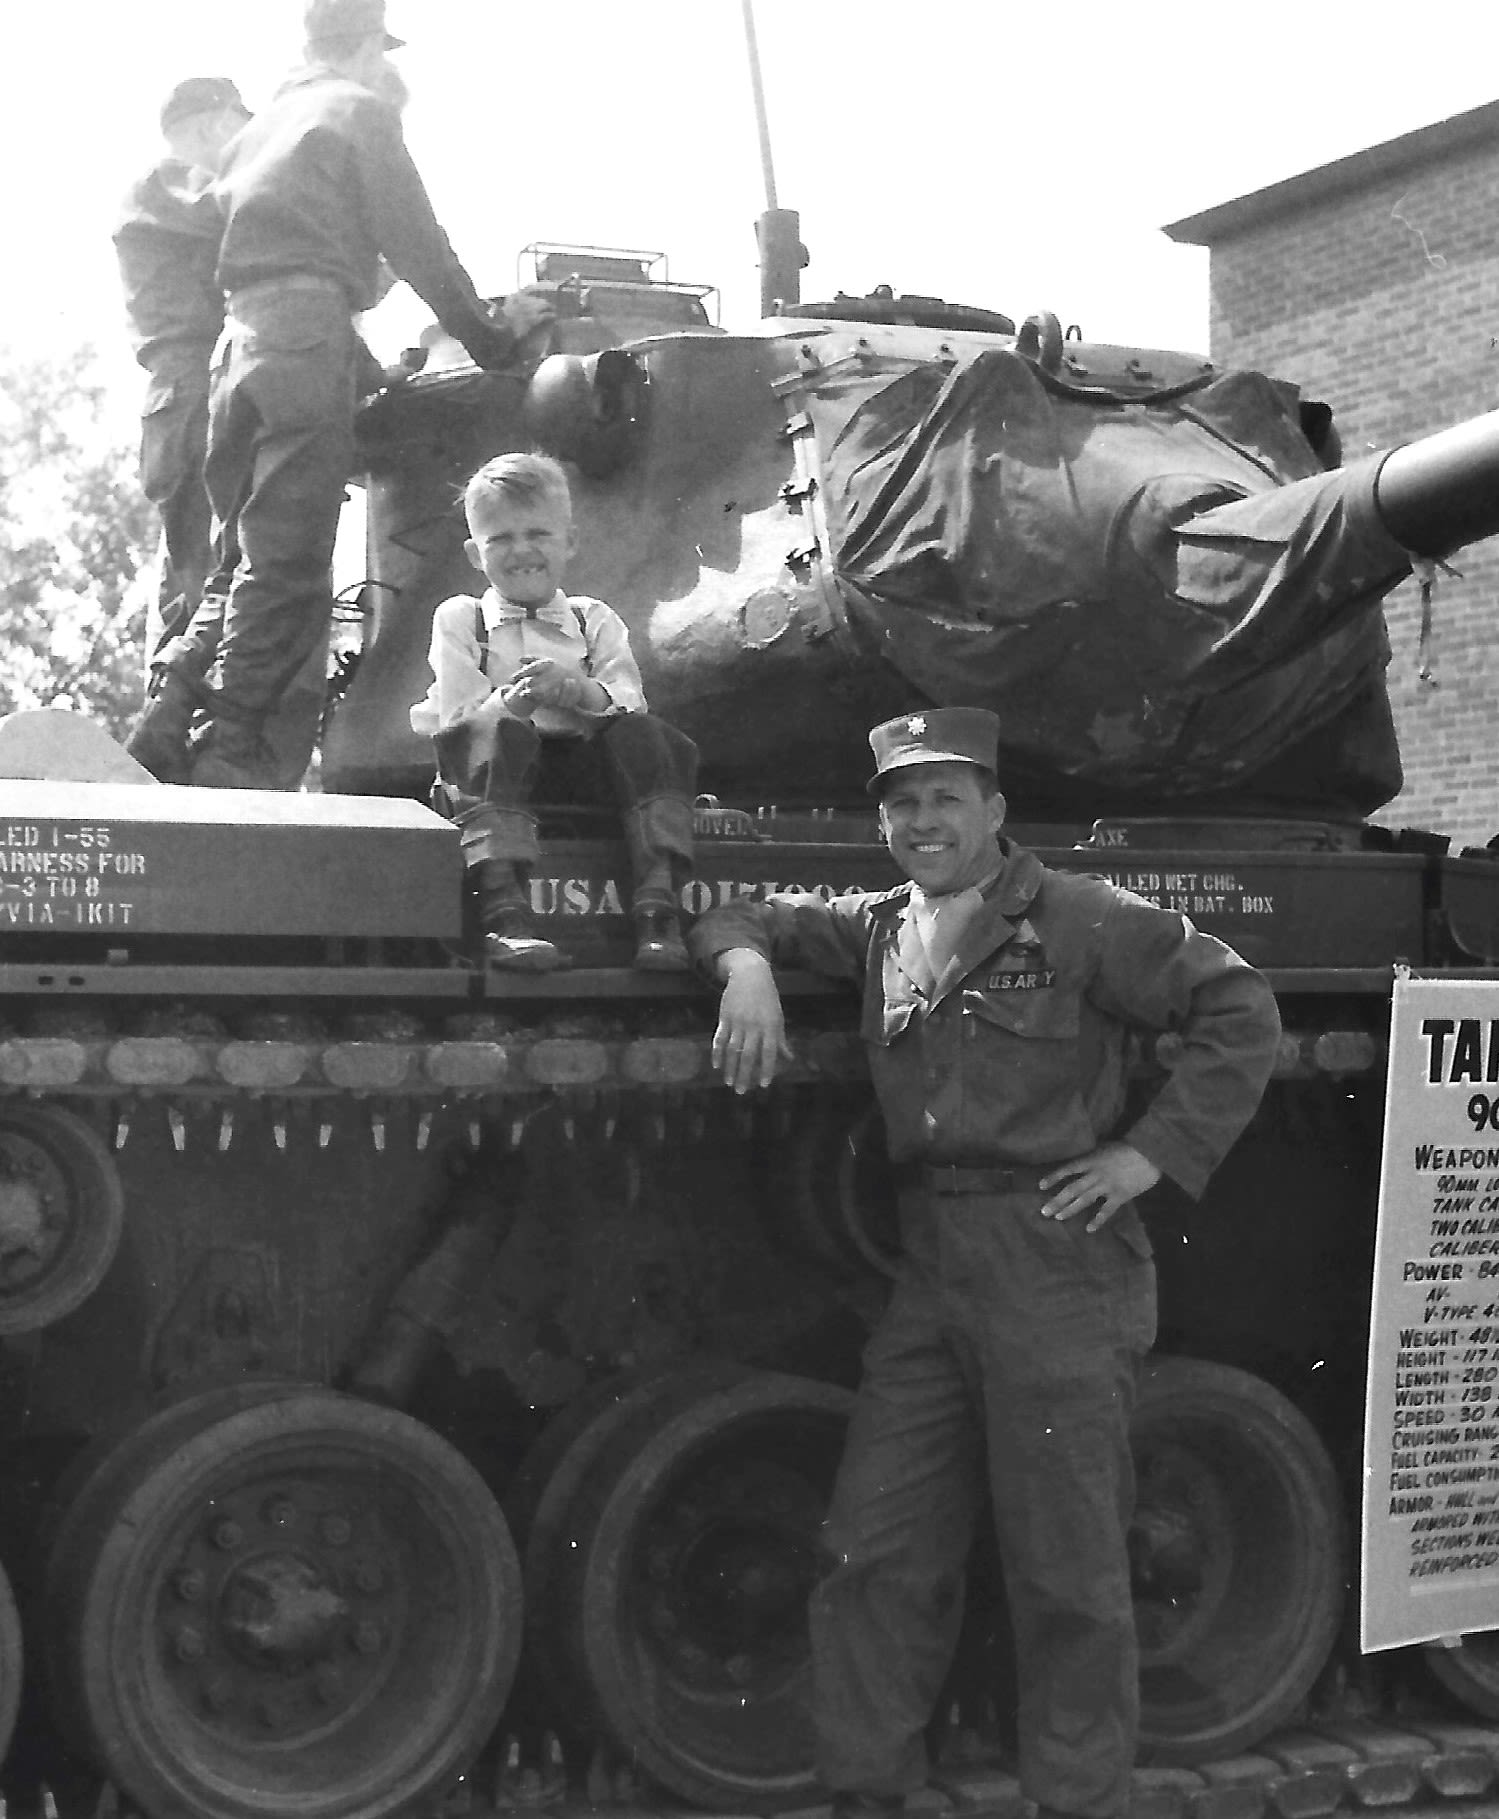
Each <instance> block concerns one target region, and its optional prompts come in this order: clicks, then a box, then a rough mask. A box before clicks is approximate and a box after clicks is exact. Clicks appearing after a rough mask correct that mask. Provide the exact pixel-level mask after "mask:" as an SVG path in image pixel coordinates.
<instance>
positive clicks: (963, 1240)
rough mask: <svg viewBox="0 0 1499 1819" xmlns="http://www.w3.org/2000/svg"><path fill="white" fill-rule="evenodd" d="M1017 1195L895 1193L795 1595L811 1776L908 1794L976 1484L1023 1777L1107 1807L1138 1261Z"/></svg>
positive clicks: (1105, 1812) (1125, 1733)
mask: <svg viewBox="0 0 1499 1819" xmlns="http://www.w3.org/2000/svg"><path fill="white" fill-rule="evenodd" d="M1042 1200H1043V1196H1042V1195H1041V1194H1040V1193H1038V1192H1035V1191H1030V1190H1027V1191H1021V1192H1005V1193H989V1192H985V1193H965V1194H953V1195H949V1194H940V1195H939V1194H932V1193H930V1192H927V1191H926V1190H924V1189H914V1190H909V1191H905V1192H903V1193H902V1197H901V1214H902V1234H903V1239H904V1248H905V1260H904V1264H903V1267H902V1271H901V1274H900V1277H899V1279H898V1281H897V1285H896V1288H895V1292H894V1296H893V1299H892V1301H891V1304H890V1307H889V1309H888V1311H887V1313H886V1315H885V1317H884V1319H883V1320H882V1322H881V1323H880V1325H879V1327H878V1328H877V1329H876V1331H875V1333H874V1335H873V1337H872V1339H871V1340H870V1343H869V1346H868V1348H867V1351H866V1353H865V1359H864V1373H865V1374H864V1380H863V1383H862V1385H861V1388H860V1391H859V1396H858V1399H857V1403H856V1406H855V1410H854V1415H853V1419H852V1422H851V1424H850V1429H849V1434H848V1441H847V1445H846V1448H845V1451H844V1456H843V1461H842V1464H841V1466H840V1469H839V1474H838V1479H837V1484H836V1487H835V1490H834V1494H833V1501H832V1506H831V1510H830V1513H829V1517H828V1522H827V1527H826V1531H825V1540H826V1544H827V1550H828V1555H829V1560H830V1570H829V1571H828V1572H827V1574H826V1576H825V1577H824V1578H823V1579H822V1580H821V1582H820V1583H819V1585H818V1587H817V1589H816V1590H815V1592H814V1594H813V1598H812V1605H811V1634H812V1660H813V1678H814V1688H815V1694H814V1722H815V1726H816V1731H817V1739H818V1756H819V1768H820V1771H821V1774H822V1776H823V1779H824V1782H825V1784H826V1785H827V1786H828V1787H830V1788H832V1789H835V1790H838V1789H843V1790H857V1791H863V1792H868V1793H874V1794H899V1793H908V1792H910V1791H911V1790H912V1789H914V1788H917V1787H919V1786H921V1785H922V1783H923V1782H924V1781H925V1779H926V1773H927V1763H926V1754H925V1746H924V1740H923V1734H922V1733H923V1729H924V1727H925V1725H926V1724H927V1722H928V1720H929V1719H930V1717H931V1715H932V1710H933V1707H934V1705H935V1703H936V1700H937V1698H938V1696H939V1694H940V1692H941V1689H942V1684H943V1681H944V1679H945V1677H946V1675H947V1672H948V1669H949V1666H950V1664H951V1661H952V1657H953V1653H954V1650H955V1647H956V1644H957V1638H958V1631H959V1626H960V1624H961V1621H962V1610H963V1590H964V1573H965V1565H966V1561H967V1557H968V1552H969V1547H970V1543H971V1541H972V1538H973V1533H974V1525H975V1521H976V1519H977V1517H978V1514H979V1513H980V1511H981V1510H982V1508H983V1503H984V1492H985V1489H986V1488H987V1490H988V1493H989V1499H990V1502H991V1506H992V1509H993V1517H994V1523H995V1529H996V1533H997V1539H998V1543H999V1553H1000V1559H1001V1563H1002V1567H1003V1571H1004V1580H1005V1588H1006V1594H1007V1598H1008V1602H1009V1606H1010V1612H1011V1617H1012V1622H1013V1630H1014V1638H1015V1652H1016V1661H1017V1668H1018V1682H1019V1688H1020V1707H1019V1714H1018V1717H1019V1725H1018V1730H1019V1749H1020V1764H1019V1767H1020V1783H1021V1789H1022V1791H1023V1792H1024V1793H1025V1795H1026V1796H1027V1797H1028V1798H1029V1799H1031V1800H1034V1801H1036V1802H1037V1803H1038V1804H1040V1805H1043V1806H1047V1807H1051V1808H1055V1809H1058V1810H1060V1811H1062V1812H1066V1813H1076V1814H1081V1815H1088V1816H1089V1819H1115V1816H1116V1815H1119V1814H1121V1813H1123V1812H1124V1811H1125V1809H1126V1807H1127V1806H1128V1803H1129V1792H1130V1770H1131V1766H1132V1764H1133V1760H1134V1751H1135V1739H1136V1733H1137V1729H1138V1716H1139V1691H1138V1656H1137V1649H1136V1643H1135V1630H1134V1615H1133V1607H1132V1603H1131V1597H1130V1577H1129V1561H1128V1556H1127V1551H1126V1534H1127V1528H1128V1524H1129V1521H1130V1517H1131V1513H1132V1510H1133V1506H1134V1470H1133V1464H1132V1460H1131V1456H1130V1449H1129V1423H1130V1417H1131V1413H1132V1410H1133V1407H1134V1398H1135V1389H1136V1384H1137V1380H1138V1375H1139V1370H1140V1366H1141V1364H1142V1362H1143V1360H1144V1357H1145V1354H1146V1352H1147V1351H1148V1350H1149V1348H1150V1346H1151V1344H1152V1343H1153V1342H1154V1338H1155V1322H1156V1311H1155V1308H1156V1301H1155V1267H1154V1265H1153V1263H1152V1262H1151V1261H1150V1260H1149V1257H1148V1256H1146V1255H1142V1254H1141V1253H1140V1251H1138V1250H1136V1249H1134V1248H1132V1247H1131V1245H1130V1244H1129V1243H1127V1242H1126V1240H1125V1238H1124V1236H1123V1235H1122V1234H1121V1233H1120V1232H1118V1231H1116V1230H1114V1229H1112V1228H1111V1227H1105V1228H1103V1229H1102V1230H1100V1231H1099V1232H1096V1233H1091V1234H1090V1233H1088V1232H1086V1231H1085V1229H1084V1227H1085V1218H1084V1217H1081V1216H1080V1217H1078V1218H1075V1219H1072V1220H1068V1221H1066V1222H1061V1223H1059V1222H1057V1221H1055V1220H1047V1219H1042V1218H1041V1216H1040V1212H1039V1208H1040V1206H1041V1204H1042Z"/></svg>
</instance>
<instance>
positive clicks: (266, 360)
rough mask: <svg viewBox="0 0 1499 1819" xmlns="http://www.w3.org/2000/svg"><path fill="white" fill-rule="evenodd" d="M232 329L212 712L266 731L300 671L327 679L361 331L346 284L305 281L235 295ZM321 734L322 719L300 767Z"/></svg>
mask: <svg viewBox="0 0 1499 1819" xmlns="http://www.w3.org/2000/svg"><path fill="white" fill-rule="evenodd" d="M228 328H229V338H228V351H227V355H226V358H225V362H224V364H223V366H222V368H221V369H220V371H219V372H218V373H217V374H216V375H215V380H214V385H213V393H212V399H211V404H210V412H209V430H208V464H207V480H208V493H209V497H210V499H211V501H212V504H213V511H214V516H215V518H216V520H218V521H219V522H220V524H221V525H222V527H223V529H222V532H221V535H222V537H223V540H224V543H225V546H226V547H227V548H229V549H231V550H237V552H238V563H237V566H236V568H235V570H234V575H233V580H232V583H231V584H230V588H229V597H228V601H227V603H226V605H225V607H224V623H223V635H222V638H221V639H220V641H219V646H218V656H217V659H216V663H215V673H214V683H215V690H216V697H217V700H216V707H215V714H216V717H222V718H226V719H234V720H238V721H240V722H242V723H245V724H247V725H249V726H250V727H252V728H254V729H256V730H259V729H260V727H261V726H263V724H264V722H265V720H266V717H267V716H268V715H269V714H271V713H272V712H273V710H275V709H277V708H278V707H282V706H284V705H285V702H286V697H287V696H288V693H289V691H291V689H292V688H293V685H294V684H295V683H296V682H297V681H298V678H299V677H303V676H305V675H307V674H312V673H315V674H317V675H318V676H319V678H321V676H322V674H323V669H324V665H325V662H326V651H327V643H328V630H329V624H330V621H331V619H332V611H333V600H332V593H331V589H330V569H331V567H332V562H333V545H334V540H335V538H336V536H337V534H338V516H339V511H340V508H341V507H342V505H343V499H344V488H345V486H346V484H347V482H348V478H349V473H350V470H351V468H352V465H353V459H354V406H355V391H356V380H355V374H356V368H357V352H358V337H357V336H356V334H355V332H354V325H353V320H352V317H351V315H350V310H349V301H348V298H347V297H346V296H345V295H344V293H343V291H342V289H341V287H339V286H338V285H337V284H335V283H333V282H332V281H331V280H328V281H324V280H322V279H317V278H311V277H305V278H304V277H300V276H292V277H288V278H284V279H268V280H267V281H265V282H264V283H261V284H255V285H251V286H250V287H248V288H247V289H245V290H241V291H236V292H233V293H231V295H230V298H229V319H228ZM315 731H316V724H315V719H314V720H313V723H312V725H310V726H309V728H308V737H307V742H306V743H307V751H306V753H304V754H303V762H304V764H305V761H306V757H307V756H308V755H310V752H311V745H312V735H313V734H314V733H315Z"/></svg>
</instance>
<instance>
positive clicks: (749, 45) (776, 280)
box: [739, 0, 807, 316]
mask: <svg viewBox="0 0 1499 1819" xmlns="http://www.w3.org/2000/svg"><path fill="white" fill-rule="evenodd" d="M739 3H740V10H741V11H742V13H743V15H744V44H745V50H746V52H747V53H748V56H749V72H750V87H751V89H752V90H753V91H754V97H755V128H756V130H757V132H758V133H759V136H760V170H761V173H762V174H763V176H764V178H765V212H764V213H763V214H762V215H761V216H760V218H759V219H758V220H757V221H756V223H755V239H756V241H757V243H758V245H759V248H760V313H761V314H762V315H765V316H778V315H779V314H780V313H781V311H782V310H783V309H784V308H785V307H786V305H787V304H788V303H799V302H800V301H801V269H802V267H803V266H804V265H805V264H806V263H807V249H806V248H805V247H804V246H803V245H802V240H801V216H800V215H799V214H798V213H797V212H796V210H795V209H794V208H780V207H778V206H777V204H776V171H775V162H774V160H773V159H772V157H771V153H770V119H769V116H768V115H767V113H766V111H765V85H764V83H763V82H762V81H761V79H760V45H759V41H758V39H757V38H756V37H755V8H754V0H739Z"/></svg>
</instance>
